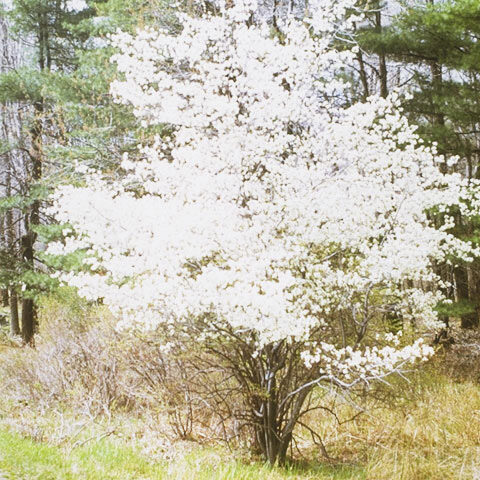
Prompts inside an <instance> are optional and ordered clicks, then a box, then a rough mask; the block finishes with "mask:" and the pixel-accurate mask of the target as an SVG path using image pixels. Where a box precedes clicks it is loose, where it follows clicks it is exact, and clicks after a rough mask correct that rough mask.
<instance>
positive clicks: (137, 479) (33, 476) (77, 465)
mask: <svg viewBox="0 0 480 480" xmlns="http://www.w3.org/2000/svg"><path fill="white" fill-rule="evenodd" d="M2 475H3V477H6V479H8V480H104V479H105V480H130V479H131V480H157V479H158V480H160V479H162V480H163V479H169V480H189V479H192V480H257V479H258V480H260V479H262V480H263V479H265V480H279V479H299V480H313V479H319V480H322V479H334V480H349V479H364V478H366V477H365V474H364V473H363V472H362V471H361V470H360V469H359V468H355V467H342V466H340V467H333V466H322V465H317V466H310V465H308V466H304V467H302V466H292V467H287V468H284V469H279V468H271V467H269V466H268V465H264V464H261V463H251V464H247V463H244V462H242V461H240V460H235V459H234V458H230V457H229V455H228V454H227V453H226V452H224V451H222V450H216V449H211V448H202V447H199V448H198V449H197V450H195V451H193V452H189V453H187V454H185V455H184V456H182V457H181V458H177V459H176V460H173V461H170V462H166V461H160V462H151V461H149V459H147V458H146V457H145V456H142V455H141V454H140V453H138V452H136V451H135V450H134V449H132V448H129V447H128V446H126V445H121V444H119V443H117V442H113V441H111V440H100V441H98V442H95V443H91V444H89V445H88V446H84V447H82V448H77V449H74V450H68V449H61V448H59V447H55V446H51V445H47V444H43V443H37V442H34V441H32V440H30V439H25V438H22V437H21V436H20V435H18V434H16V433H12V432H9V431H7V430H5V429H2V430H0V479H2V480H3V478H2Z"/></svg>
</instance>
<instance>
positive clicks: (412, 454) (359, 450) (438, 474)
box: [0, 332, 480, 480]
mask: <svg viewBox="0 0 480 480" xmlns="http://www.w3.org/2000/svg"><path fill="white" fill-rule="evenodd" d="M479 346H480V335H479V334H478V332H468V333H458V334H456V339H455V343H454V344H453V345H451V346H448V347H447V348H444V347H441V348H440V350H439V351H438V353H437V357H436V359H435V360H433V361H432V362H431V363H430V364H429V365H426V366H425V367H424V368H422V369H421V370H418V371H416V372H414V373H412V375H411V377H410V382H404V383H401V384H399V385H398V386H397V388H399V389H401V390H402V394H401V395H398V396H397V397H395V398H393V397H392V403H391V404H388V402H385V401H383V402H380V403H379V402H371V403H370V404H369V408H368V409H367V411H366V412H365V413H363V414H362V415H360V416H358V417H356V418H355V419H354V420H352V421H350V422H345V423H338V422H337V421H335V419H334V418H333V417H332V416H331V415H326V414H325V413H324V412H323V413H322V412H321V411H320V412H316V413H312V417H311V418H310V421H311V422H312V424H314V425H315V427H316V430H317V431H318V432H319V433H320V435H321V437H322V439H323V443H324V444H325V446H326V448H327V450H328V453H329V456H330V459H326V458H325V457H324V456H323V455H322V453H321V449H320V448H319V446H318V445H315V444H314V443H313V442H312V441H311V438H310V436H309V434H308V432H307V431H301V430H299V431H298V434H299V444H298V447H299V448H298V451H297V449H294V450H293V451H292V457H293V461H292V462H291V464H289V466H287V467H286V468H270V467H269V466H267V465H265V464H263V463H262V462H261V461H260V460H259V459H258V458H255V457H252V456H251V455H249V454H248V453H247V452H246V451H244V450H242V449H241V447H239V446H237V447H236V448H235V449H233V450H229V449H228V447H226V446H224V445H220V444H218V443H217V442H213V441H209V440H208V438H205V437H202V436H201V435H197V436H195V435H193V436H192V438H191V439H189V440H188V441H187V440H179V439H176V438H175V437H174V436H173V435H172V431H171V429H169V428H168V425H167V423H166V421H165V418H164V417H162V415H161V412H152V411H144V412H137V413H136V414H135V415H134V416H132V414H131V413H129V412H128V411H122V410H118V411H114V412H109V413H108V414H102V415H98V416H93V417H92V416H88V415H86V414H85V413H83V414H80V413H78V412H73V411H72V410H71V409H70V408H69V406H68V405H58V406H56V407H55V408H42V406H41V405H35V404H28V403H25V402H24V403H19V402H15V401H14V400H12V399H9V396H8V395H2V396H1V397H0V479H1V480H4V479H8V480H13V479H15V480H103V479H105V480H117V479H118V480H120V479H121V480H128V479H132V480H141V479H144V480H157V479H167V478H168V479H179V480H180V479H181V480H188V479H195V480H197V479H198V480H202V479H205V480H207V479H208V480H215V479H217V480H224V479H226V480H227V479H231V480H240V479H242V480H256V479H259V480H260V479H262V480H263V479H266V480H277V479H299V480H307V479H319V480H322V479H333V480H340V479H345V480H346V479H365V480H370V479H371V480H382V479H385V480H387V479H388V480H434V479H442V480H443V479H445V480H447V479H452V480H453V479H456V480H457V479H465V480H466V479H469V480H471V479H475V478H480V385H479V383H478V380H479V378H480V377H479V375H478V372H479V371H480V366H479V365H480V347H479ZM10 348H15V347H12V346H10V347H5V346H4V347H3V351H0V358H1V356H2V355H4V354H5V352H7V351H8V350H9V349H10ZM335 408H336V411H337V413H339V414H340V415H341V418H342V419H347V418H349V417H352V416H354V415H355V413H356V410H355V409H354V408H353V407H352V406H350V405H348V404H346V403H343V404H342V402H341V401H340V402H337V403H336V406H335Z"/></svg>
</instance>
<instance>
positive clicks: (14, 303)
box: [10, 288, 20, 335]
mask: <svg viewBox="0 0 480 480" xmlns="http://www.w3.org/2000/svg"><path fill="white" fill-rule="evenodd" d="M10 333H11V335H20V322H19V318H18V298H17V292H16V291H15V290H14V289H13V288H12V289H11V290H10Z"/></svg>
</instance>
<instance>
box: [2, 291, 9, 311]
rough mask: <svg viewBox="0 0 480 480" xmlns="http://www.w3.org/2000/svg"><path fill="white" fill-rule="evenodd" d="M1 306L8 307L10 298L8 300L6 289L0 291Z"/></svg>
mask: <svg viewBox="0 0 480 480" xmlns="http://www.w3.org/2000/svg"><path fill="white" fill-rule="evenodd" d="M2 305H3V306H4V307H8V306H9V305H10V298H9V295H8V289H7V288H3V289H2Z"/></svg>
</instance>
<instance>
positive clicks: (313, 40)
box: [50, 0, 471, 463]
mask: <svg viewBox="0 0 480 480" xmlns="http://www.w3.org/2000/svg"><path fill="white" fill-rule="evenodd" d="M354 3H355V2H353V1H352V0H342V1H331V0H317V1H315V2H313V3H312V4H311V5H310V6H309V12H308V15H306V17H305V19H304V20H303V21H301V22H300V21H298V20H293V19H288V18H287V19H286V20H285V21H284V23H283V24H282V25H281V26H280V27H278V28H279V30H280V32H279V31H273V32H272V30H271V29H270V28H269V27H268V26H267V25H264V24H261V23H260V22H259V23H258V24H257V23H256V22H255V16H254V15H253V12H254V10H255V5H254V4H253V2H252V3H248V2H247V3H242V2H239V3H238V4H236V5H235V6H234V7H231V8H226V7H220V8H219V13H217V14H216V15H212V14H205V15H204V16H202V17H201V18H189V17H187V16H181V20H182V23H183V30H182V31H181V33H180V34H177V35H171V34H170V33H169V32H168V31H163V30H146V31H143V32H139V33H138V35H137V36H135V37H132V36H130V35H127V34H123V33H119V34H118V35H117V36H116V39H115V41H116V43H117V45H118V46H119V48H120V53H119V54H118V55H116V56H115V57H114V61H116V62H117V64H118V69H119V71H120V72H122V74H123V79H122V80H119V81H117V82H115V83H114V84H113V85H112V92H113V94H114V95H115V96H116V97H117V98H118V99H119V101H121V102H125V103H126V104H130V105H132V106H133V108H134V111H135V114H136V115H137V116H138V118H139V119H140V120H141V121H142V122H143V123H144V124H145V125H160V126H162V128H163V130H162V131H163V134H162V135H159V136H158V137H157V138H156V140H155V142H154V143H153V144H151V145H146V146H143V147H140V148H141V152H142V158H143V159H142V160H140V161H131V160H129V158H128V157H127V156H126V157H125V158H124V160H123V162H122V165H121V167H122V170H123V173H124V174H123V175H121V176H120V178H116V179H112V178H111V177H106V176H103V175H102V174H100V173H98V172H94V171H91V170H89V171H85V169H84V170H83V173H85V175H86V183H85V186H81V187H79V186H75V187H74V186H66V187H63V188H60V189H59V190H58V192H57V194H56V199H55V205H54V207H53V210H54V212H55V214H56V216H57V218H58V220H59V221H61V222H65V223H68V224H70V225H71V227H72V229H66V230H65V239H64V242H63V243H57V244H54V245H51V246H50V253H52V254H61V253H67V252H69V251H73V250H76V249H80V248H82V249H85V251H86V252H87V253H86V255H87V257H86V259H85V263H86V265H87V267H88V268H87V269H86V271H83V272H76V273H71V274H66V275H64V280H65V281H67V282H68V283H70V284H71V285H74V286H76V287H78V289H79V292H80V294H82V295H84V296H85V297H87V298H91V299H96V298H103V301H104V302H105V303H106V304H107V305H108V306H109V307H110V308H111V309H112V311H113V312H114V313H115V314H116V315H118V317H119V322H120V325H122V326H124V327H132V326H137V327H141V328H147V329H160V330H162V331H163V332H164V334H165V336H166V338H167V339H168V343H166V345H165V350H166V351H168V350H169V349H170V351H171V352H174V353H175V352H177V351H178V350H179V349H181V348H185V345H189V344H192V343H193V342H197V344H198V345H200V346H201V351H202V352H203V354H204V357H203V358H207V357H208V358H212V357H214V358H216V362H217V365H221V366H222V368H223V370H222V371H224V372H227V371H228V372H230V373H231V375H232V376H231V377H228V382H227V383H228V385H229V387H228V388H227V387H226V388H225V390H224V396H223V397H222V398H223V400H225V402H227V403H228V393H225V392H230V391H231V390H230V388H231V385H232V384H233V383H234V384H235V385H237V386H239V388H240V391H241V394H242V396H243V410H242V411H241V412H240V414H239V415H238V416H240V417H241V419H242V420H244V422H245V424H247V425H249V426H250V427H251V431H253V433H254V440H255V444H256V446H257V447H258V448H259V449H260V450H261V451H262V452H263V453H264V455H265V456H266V458H267V459H268V460H269V461H270V462H272V463H274V462H276V461H283V460H284V459H285V455H286V451H287V448H288V446H289V444H290V442H291V440H292V435H293V430H294V427H295V425H296V424H297V422H298V421H299V420H300V418H301V417H302V415H303V414H304V412H305V405H306V401H307V399H308V397H309V395H310V393H311V392H312V390H313V388H314V387H315V386H316V385H322V384H331V385H335V386H337V387H339V388H343V389H350V388H353V387H354V386H356V385H360V384H369V383H370V382H371V381H373V380H375V379H379V378H383V377H385V376H387V375H390V374H392V373H394V372H399V371H401V370H402V369H404V368H405V367H406V366H407V365H409V364H411V363H413V362H415V361H416V360H422V359H425V358H427V357H428V356H430V355H431V354H432V349H431V347H429V346H426V345H425V344H424V343H422V338H420V337H419V333H416V334H415V335H416V336H415V338H412V339H411V341H409V342H406V341H405V340H401V339H400V335H399V334H392V333H391V332H389V326H388V322H385V316H386V315H388V314H395V315H396V316H397V317H398V318H402V319H403V320H404V321H408V322H407V323H408V324H409V325H414V326H415V328H414V329H411V330H414V331H415V332H423V331H425V330H426V329H431V328H435V327H436V326H437V325H438V321H437V319H436V313H435V310H434V308H435V305H436V304H437V302H438V301H439V300H440V299H441V298H442V295H441V291H440V290H439V288H438V287H439V285H438V278H437V276H436V275H435V273H434V269H433V265H434V263H435V262H436V261H441V260H444V259H445V257H446V255H447V253H449V252H452V251H455V252H456V254H457V255H460V256H461V257H463V258H464V259H465V260H468V259H469V258H470V255H471V250H470V247H469V245H467V244H465V243H462V242H461V241H459V240H458V239H455V238H454V237H453V236H451V235H450V234H449V233H448V229H449V228H450V226H451V221H450V220H449V219H448V215H447V214H445V215H444V218H445V222H444V225H443V226H442V227H441V228H440V229H435V228H434V227H433V225H431V223H430V221H429V218H428V215H427V212H428V211H429V210H430V209H432V208H433V207H435V208H440V209H441V210H446V209H447V206H448V205H451V204H455V203H456V202H458V199H459V195H460V193H461V188H462V185H461V182H460V180H459V178H458V177H456V176H448V175H443V174H441V173H440V172H439V169H438V168H437V162H442V161H443V159H441V158H440V159H437V158H436V153H435V151H434V149H432V148H429V147H427V146H424V145H423V144H422V143H421V141H420V140H419V138H418V136H417V135H416V134H415V132H414V128H413V127H411V126H410V125H409V124H408V123H407V122H406V120H405V119H404V118H403V117H402V115H401V111H400V109H399V107H398V101H397V99H396V98H395V97H390V98H388V99H386V100H385V99H379V98H371V99H369V101H367V102H366V103H359V104H356V105H353V106H348V107H347V106H345V105H344V104H345V95H344V90H345V87H346V85H345V84H344V83H343V82H342V81H341V80H339V79H338V77H339V76H338V75H337V73H338V72H340V71H342V70H343V69H345V68H348V65H349V62H350V61H351V55H352V54H351V53H350V52H345V51H343V52H339V51H336V50H335V49H334V48H333V47H332V45H333V43H334V42H333V40H334V39H335V37H336V36H339V35H343V34H344V33H345V32H348V28H349V25H350V23H351V22H353V21H354V20H355V18H353V17H352V16H351V15H350V17H348V18H347V16H346V12H347V10H348V11H351V10H352V8H353V5H354ZM225 381H226V380H225ZM232 382H233V383H232ZM237 413H238V412H237Z"/></svg>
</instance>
